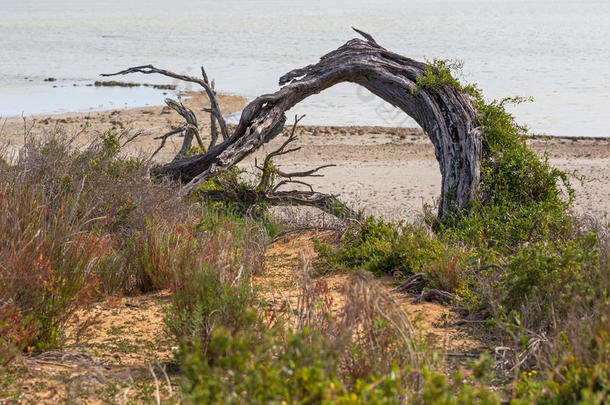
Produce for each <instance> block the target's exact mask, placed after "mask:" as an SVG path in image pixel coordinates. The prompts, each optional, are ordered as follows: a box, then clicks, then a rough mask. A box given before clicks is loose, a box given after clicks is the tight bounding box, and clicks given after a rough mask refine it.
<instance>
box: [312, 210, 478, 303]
mask: <svg viewBox="0 0 610 405" xmlns="http://www.w3.org/2000/svg"><path fill="white" fill-rule="evenodd" d="M315 246H316V250H317V251H318V252H319V253H320V254H321V258H322V263H323V266H334V267H348V268H362V269H365V270H368V271H370V272H372V273H373V274H376V275H382V274H391V275H394V276H398V277H400V278H405V277H407V276H410V275H413V274H415V273H419V272H423V273H426V274H427V276H428V277H427V279H428V282H429V283H430V285H431V286H434V287H439V288H443V289H447V290H448V291H455V290H456V289H458V288H460V287H462V284H463V283H464V282H465V281H466V273H467V268H468V261H469V257H470V253H469V252H468V251H466V250H464V249H462V248H460V247H459V246H455V247H452V246H450V245H448V244H445V243H443V242H442V241H441V240H439V239H437V238H435V237H434V236H432V235H430V234H429V233H428V232H427V231H426V230H425V229H424V228H422V227H419V226H416V225H412V224H395V223H392V222H390V223H387V222H384V221H383V220H376V219H374V218H373V217H369V218H367V219H366V220H365V221H363V222H362V223H361V224H360V226H359V228H356V229H350V230H348V232H347V233H346V235H345V237H344V238H343V240H342V241H341V244H340V246H339V247H338V248H337V249H333V248H331V247H330V246H327V245H322V244H320V243H316V245H315Z"/></svg>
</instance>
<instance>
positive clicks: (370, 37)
mask: <svg viewBox="0 0 610 405" xmlns="http://www.w3.org/2000/svg"><path fill="white" fill-rule="evenodd" d="M352 29H353V30H354V31H356V32H357V33H358V34H360V35H362V36H363V37H364V39H366V40H367V41H369V42H370V43H372V44H375V45H378V44H377V41H375V39H373V37H372V36H371V34H368V33H366V32H364V31H360V30H359V29H358V28H355V27H352Z"/></svg>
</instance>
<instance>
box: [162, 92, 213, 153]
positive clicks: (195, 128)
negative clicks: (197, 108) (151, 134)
mask: <svg viewBox="0 0 610 405" xmlns="http://www.w3.org/2000/svg"><path fill="white" fill-rule="evenodd" d="M165 104H167V106H168V107H169V108H171V109H172V110H174V111H176V112H177V113H178V114H180V115H181V116H182V118H184V120H185V121H186V125H183V126H182V128H184V140H183V141H182V147H181V148H180V151H179V152H178V154H177V155H176V156H174V161H176V160H180V159H183V158H184V157H185V156H186V155H187V153H188V151H189V149H190V148H191V144H192V142H193V137H194V138H196V139H197V143H198V144H199V147H200V148H201V149H203V150H205V147H204V146H203V141H202V140H201V137H200V136H199V125H198V123H197V117H196V116H195V113H193V111H191V110H189V109H188V108H186V107H185V106H184V105H183V104H182V103H178V102H176V101H174V100H172V99H171V98H166V99H165ZM165 139H167V138H165ZM165 139H164V140H165ZM162 144H163V142H162Z"/></svg>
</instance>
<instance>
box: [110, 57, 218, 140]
mask: <svg viewBox="0 0 610 405" xmlns="http://www.w3.org/2000/svg"><path fill="white" fill-rule="evenodd" d="M130 73H143V74H147V75H148V74H160V75H163V76H167V77H172V78H174V79H178V80H182V81H184V82H190V83H197V84H199V85H200V86H201V87H203V89H204V90H205V92H206V94H207V96H208V98H209V100H210V106H211V107H212V110H214V111H215V112H214V115H215V117H216V119H217V120H218V125H219V127H220V132H221V133H222V138H223V139H225V140H226V139H227V138H228V136H229V135H228V134H229V131H228V130H227V123H226V122H225V119H224V117H223V116H222V113H221V112H220V107H219V106H218V101H217V100H216V92H215V91H214V90H213V89H212V87H211V86H210V84H209V81H208V77H207V75H206V73H205V70H204V69H203V66H202V67H201V73H202V76H203V79H199V78H197V77H193V76H187V75H181V74H178V73H174V72H171V71H169V70H165V69H159V68H156V67H154V66H153V65H142V66H135V67H131V68H129V69H125V70H121V71H120V72H116V73H102V74H101V76H104V77H108V76H118V75H126V74H130Z"/></svg>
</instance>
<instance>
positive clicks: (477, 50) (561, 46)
mask: <svg viewBox="0 0 610 405" xmlns="http://www.w3.org/2000/svg"><path fill="white" fill-rule="evenodd" d="M0 12H1V17H0V116H11V115H19V114H25V115H30V114H37V113H53V112H65V111H74V110H79V111H87V110H90V109H106V108H117V107H123V106H141V105H146V104H151V105H152V104H162V102H163V99H164V98H165V97H166V96H167V94H163V93H164V92H163V91H159V90H154V89H151V88H131V89H122V88H120V89H116V88H110V89H109V88H96V87H87V86H86V84H90V83H91V82H93V81H94V80H99V76H98V75H99V74H100V73H104V72H113V71H117V70H121V69H123V68H126V67H129V66H134V65H141V64H148V63H153V64H155V65H157V66H159V67H164V68H168V69H172V70H174V71H177V72H181V73H190V74H197V73H198V71H199V66H201V65H204V66H205V67H206V70H207V71H208V74H209V75H210V76H211V77H213V78H214V79H215V80H216V85H217V88H218V89H219V90H220V91H223V92H228V93H232V94H240V95H243V96H245V97H247V98H253V97H256V96H257V95H259V94H262V93H268V92H273V91H275V90H277V88H278V84H277V81H278V79H279V77H280V76H281V75H282V74H284V73H286V72H287V71H289V70H291V69H293V68H297V67H301V66H304V65H307V64H310V63H315V62H316V61H317V60H318V58H319V57H320V56H322V55H323V54H325V53H326V52H328V51H330V50H333V49H335V48H336V47H337V46H339V45H341V44H343V43H344V42H345V41H347V40H349V39H351V38H353V37H355V36H357V34H355V33H354V32H353V31H352V30H351V29H350V27H351V26H355V27H358V28H360V29H362V30H364V31H367V32H369V33H371V34H372V35H373V36H374V37H375V39H376V40H377V42H378V43H380V44H381V45H382V46H384V47H386V48H388V49H390V50H393V51H395V52H398V53H401V54H404V55H406V56H409V57H412V58H416V59H420V60H424V59H433V58H450V59H457V60H460V61H462V62H463V64H464V68H463V76H462V79H463V80H465V81H474V82H477V83H479V84H480V86H481V87H482V89H483V90H484V93H485V95H486V97H488V98H500V97H505V96H515V95H520V96H528V97H529V96H531V97H533V98H534V102H532V103H528V104H526V105H522V106H519V107H516V108H514V109H513V112H514V113H515V114H516V116H517V118H518V120H519V121H520V122H521V123H524V124H527V125H528V126H529V127H530V128H531V130H532V131H533V132H535V133H546V134H551V135H572V136H610V1H607V0H604V1H567V0H546V1H516V0H509V1H500V0H425V1H424V0H416V1H398V0H394V1H391V0H379V1H374V2H371V1H366V2H360V1H346V0H340V1H332V2H330V1H317V0H310V1H297V0H288V1H269V0H262V1H256V2H246V1H231V0H229V1H222V2H218V1H197V0H173V1H171V2H168V1H159V0H103V1H99V0H96V1H89V0H79V1H75V0H35V1H34V0H18V1H16V0H0ZM48 77H54V78H56V79H57V80H56V81H54V82H45V81H43V80H44V79H45V78H48ZM122 79H124V80H128V81H135V82H144V81H146V82H150V83H172V82H173V81H172V80H170V79H165V78H162V77H156V76H138V75H133V76H131V77H124V78H122ZM75 85H76V86H75ZM54 86H55V87H54ZM293 110H294V111H291V112H290V113H299V114H302V113H305V114H307V117H306V118H305V120H304V121H303V123H304V124H312V125H313V124H328V125H384V126H394V125H399V126H415V123H414V122H413V121H412V120H411V119H410V118H409V117H407V116H406V115H405V114H403V113H402V112H400V111H397V110H396V109H394V108H393V107H391V106H390V105H388V104H386V103H383V102H382V101H381V100H379V99H377V98H376V97H374V96H372V95H371V94H370V93H368V92H367V91H366V90H363V89H360V88H359V87H357V86H355V85H350V84H341V85H338V86H335V87H333V88H331V89H328V90H326V91H325V92H323V93H321V94H319V95H316V96H313V97H311V98H309V99H307V100H305V101H304V102H302V103H301V104H299V105H298V106H297V107H295V108H294V109H293Z"/></svg>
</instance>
